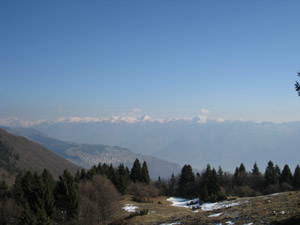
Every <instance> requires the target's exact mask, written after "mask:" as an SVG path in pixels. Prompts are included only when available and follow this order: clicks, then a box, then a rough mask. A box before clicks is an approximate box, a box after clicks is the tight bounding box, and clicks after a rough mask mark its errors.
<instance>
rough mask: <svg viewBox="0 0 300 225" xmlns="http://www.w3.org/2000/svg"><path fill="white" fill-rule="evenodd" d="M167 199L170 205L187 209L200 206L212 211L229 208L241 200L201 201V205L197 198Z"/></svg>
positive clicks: (238, 203)
mask: <svg viewBox="0 0 300 225" xmlns="http://www.w3.org/2000/svg"><path fill="white" fill-rule="evenodd" d="M167 201H169V202H172V206H177V207H184V208H189V209H193V208H198V207H200V208H201V209H202V210H203V211H213V210H216V209H222V208H230V207H233V206H237V205H240V204H241V202H231V201H223V202H215V203H203V204H202V205H200V204H199V198H195V199H186V198H179V197H171V198H168V199H167ZM245 203H246V202H245ZM197 212H198V211H197Z"/></svg>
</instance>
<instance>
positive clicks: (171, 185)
mask: <svg viewBox="0 0 300 225" xmlns="http://www.w3.org/2000/svg"><path fill="white" fill-rule="evenodd" d="M176 183H177V180H176V178H175V175H174V173H172V176H171V179H170V180H169V182H168V195H169V196H174V195H176V190H177V187H176Z"/></svg>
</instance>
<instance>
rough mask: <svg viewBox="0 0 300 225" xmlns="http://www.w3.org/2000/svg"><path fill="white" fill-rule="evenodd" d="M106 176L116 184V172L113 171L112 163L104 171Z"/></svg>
mask: <svg viewBox="0 0 300 225" xmlns="http://www.w3.org/2000/svg"><path fill="white" fill-rule="evenodd" d="M106 176H107V178H108V179H109V180H110V181H111V182H112V183H113V184H114V185H116V184H117V178H116V172H115V168H114V167H113V166H112V164H110V165H109V167H108V169H107V171H106Z"/></svg>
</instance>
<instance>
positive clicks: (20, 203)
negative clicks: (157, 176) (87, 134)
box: [0, 159, 150, 225]
mask: <svg viewBox="0 0 300 225" xmlns="http://www.w3.org/2000/svg"><path fill="white" fill-rule="evenodd" d="M130 183H142V184H145V185H147V184H149V183H150V177H149V172H148V167H147V163H146V162H144V163H143V165H142V166H141V164H140V162H139V160H138V159H136V160H135V162H134V164H133V167H132V169H131V171H129V169H128V168H127V167H125V166H124V165H123V164H121V165H119V166H118V168H114V167H113V166H112V165H107V164H103V165H102V164H100V163H99V164H98V165H97V166H93V167H92V168H91V169H89V170H85V169H81V170H80V171H77V173H76V174H75V176H73V175H72V174H71V173H70V172H69V171H68V170H64V171H63V174H61V175H60V176H59V179H58V180H54V178H53V176H52V174H51V173H50V172H49V171H48V170H47V169H44V170H43V172H42V173H41V174H39V173H37V172H31V171H26V172H20V173H18V175H17V176H16V178H15V182H14V184H13V186H12V187H8V185H7V183H6V182H5V179H2V180H1V182H0V225H4V224H18V225H21V224H22V225H51V224H89V225H90V224H107V222H108V221H110V220H111V219H113V218H114V215H115V214H116V213H118V210H120V208H121V207H120V205H119V204H120V194H125V193H126V190H127V187H128V185H129V184H130Z"/></svg>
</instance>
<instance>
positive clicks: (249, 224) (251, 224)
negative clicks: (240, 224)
mask: <svg viewBox="0 0 300 225" xmlns="http://www.w3.org/2000/svg"><path fill="white" fill-rule="evenodd" d="M244 225H253V223H245V224H244Z"/></svg>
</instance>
